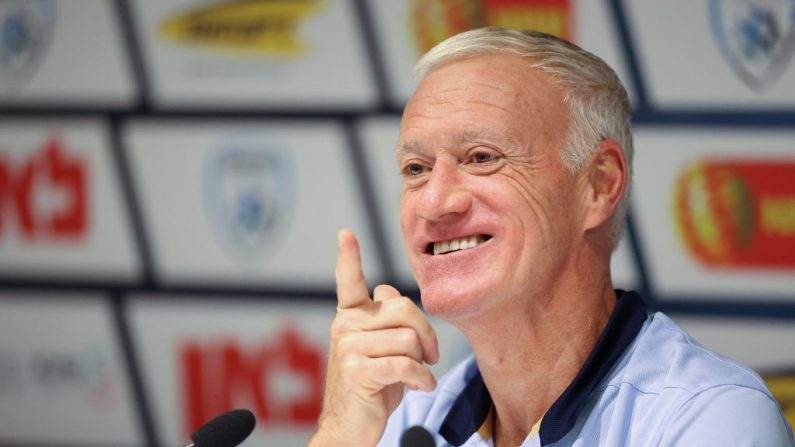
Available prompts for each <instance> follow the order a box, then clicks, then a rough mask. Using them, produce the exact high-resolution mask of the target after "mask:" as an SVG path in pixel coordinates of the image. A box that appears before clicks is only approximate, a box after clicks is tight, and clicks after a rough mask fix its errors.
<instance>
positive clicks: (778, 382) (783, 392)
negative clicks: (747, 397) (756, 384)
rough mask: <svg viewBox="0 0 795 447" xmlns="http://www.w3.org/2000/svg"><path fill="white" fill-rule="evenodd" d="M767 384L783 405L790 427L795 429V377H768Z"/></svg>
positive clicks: (782, 408)
mask: <svg viewBox="0 0 795 447" xmlns="http://www.w3.org/2000/svg"><path fill="white" fill-rule="evenodd" d="M765 382H767V387H768V388H770V392H771V393H773V396H774V397H775V398H776V400H778V403H779V405H781V410H782V411H783V412H784V416H785V417H786V418H787V421H789V425H790V426H791V427H793V428H794V429H795V375H775V376H768V377H765Z"/></svg>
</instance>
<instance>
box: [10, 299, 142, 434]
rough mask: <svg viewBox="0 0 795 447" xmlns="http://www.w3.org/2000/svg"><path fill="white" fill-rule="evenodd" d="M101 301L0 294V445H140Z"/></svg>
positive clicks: (116, 347)
mask: <svg viewBox="0 0 795 447" xmlns="http://www.w3.org/2000/svg"><path fill="white" fill-rule="evenodd" d="M104 298H105V297H102V296H80V297H77V296H64V295H63V294H45V293H31V292H24V293H22V292H16V293H14V292H2V293H0V443H6V442H9V443H14V444H35V443H53V444H72V445H142V444H143V439H141V433H140V432H139V431H138V428H139V427H138V424H137V422H138V421H137V419H136V418H137V415H136V414H135V408H134V401H133V399H132V396H131V394H130V391H129V390H130V386H129V382H128V378H127V376H126V373H125V364H124V362H123V359H122V355H121V352H120V351H119V346H120V345H119V344H118V342H117V341H116V333H115V328H114V327H113V319H112V318H111V313H110V309H109V308H108V306H107V304H106V301H105V299H104ZM89 427H90V429H87V428H89Z"/></svg>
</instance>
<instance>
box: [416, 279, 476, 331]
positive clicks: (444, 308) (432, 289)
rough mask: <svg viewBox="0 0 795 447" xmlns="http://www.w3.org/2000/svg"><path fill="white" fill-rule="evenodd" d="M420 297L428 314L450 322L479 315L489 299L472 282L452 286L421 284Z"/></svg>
mask: <svg viewBox="0 0 795 447" xmlns="http://www.w3.org/2000/svg"><path fill="white" fill-rule="evenodd" d="M420 297H421V300H422V307H423V308H424V309H425V311H426V312H428V314H430V315H432V316H434V317H437V318H441V319H442V320H445V321H448V322H453V321H456V320H461V319H465V318H470V317H475V316H477V315H478V313H479V311H480V310H481V309H482V308H483V307H484V304H485V303H486V301H485V300H487V299H488V298H487V295H486V294H484V293H480V291H479V290H478V288H477V287H473V286H472V285H471V284H470V285H466V286H463V287H462V286H461V285H460V284H459V285H457V286H453V287H451V285H450V284H438V283H437V284H432V285H425V286H420Z"/></svg>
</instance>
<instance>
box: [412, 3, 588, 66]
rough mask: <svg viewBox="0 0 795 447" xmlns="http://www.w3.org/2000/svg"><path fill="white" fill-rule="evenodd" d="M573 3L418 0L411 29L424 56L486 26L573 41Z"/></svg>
mask: <svg viewBox="0 0 795 447" xmlns="http://www.w3.org/2000/svg"><path fill="white" fill-rule="evenodd" d="M571 13H572V7H571V5H570V0H414V1H413V2H412V7H411V26H412V29H413V31H414V37H415V39H416V43H417V48H418V50H419V52H420V54H423V53H425V52H427V51H428V50H430V49H431V48H433V47H434V46H435V45H436V44H437V43H439V42H441V41H443V40H445V39H447V38H448V37H450V36H453V35H455V34H458V33H461V32H464V31H467V30H470V29H474V28H481V27H484V26H501V27H503V28H511V29H517V30H521V31H529V30H533V31H541V32H545V33H547V34H552V35H555V36H558V37H562V38H563V39H566V40H569V41H571V40H572V38H573V37H574V36H573V33H572V29H573V23H572V18H571V15H572V14H571Z"/></svg>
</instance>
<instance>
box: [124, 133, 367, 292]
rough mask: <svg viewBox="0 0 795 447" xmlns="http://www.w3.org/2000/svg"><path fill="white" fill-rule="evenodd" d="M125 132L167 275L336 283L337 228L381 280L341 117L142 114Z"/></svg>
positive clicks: (172, 278)
mask: <svg viewBox="0 0 795 447" xmlns="http://www.w3.org/2000/svg"><path fill="white" fill-rule="evenodd" d="M124 133H125V136H124V138H125V142H126V146H127V148H126V149H127V150H128V152H129V159H130V162H131V168H132V170H133V177H134V180H135V184H136V188H137V191H138V194H139V196H140V198H141V203H142V207H143V215H144V220H145V224H146V226H147V230H148V231H147V232H148V234H149V236H150V238H151V241H152V243H153V255H154V262H155V267H156V273H157V274H158V276H160V277H161V279H162V280H164V281H166V282H170V283H174V282H177V283H180V282H198V283H205V284H207V283H222V284H227V285H231V284H234V285H236V286H240V285H243V286H246V285H248V286H251V285H260V286H262V285H267V286H274V285H276V286H295V285H300V286H301V287H326V286H328V287H331V286H333V284H334V266H335V263H336V255H337V249H336V241H337V237H336V234H337V231H338V230H339V229H340V228H343V227H350V228H352V229H354V231H355V232H356V234H357V235H358V236H359V239H360V241H361V247H362V256H363V262H364V271H365V274H366V275H367V277H368V279H370V280H371V282H372V284H377V282H376V281H377V280H378V279H379V278H381V276H382V273H381V266H380V264H379V263H378V259H377V257H376V255H375V244H374V243H373V240H372V238H371V235H370V232H369V229H368V225H369V222H368V220H367V216H366V215H365V210H364V207H363V205H362V202H361V200H360V193H359V185H358V183H357V179H356V175H357V173H356V171H355V170H354V168H353V164H352V163H351V160H350V156H351V155H350V154H349V153H348V150H347V147H346V144H347V142H346V141H345V139H344V136H343V133H342V129H341V127H339V126H337V125H336V124H333V123H329V122H322V123H319V122H315V123H308V122H289V123H287V122H280V123H255V122H238V123H229V122H226V123H218V122H216V123H211V122H204V123H201V122H194V123H190V124H187V123H174V122H172V123H166V122H154V121H146V122H144V121H142V122H136V123H133V124H132V125H130V126H128V127H127V128H126V129H125V132H124Z"/></svg>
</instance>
